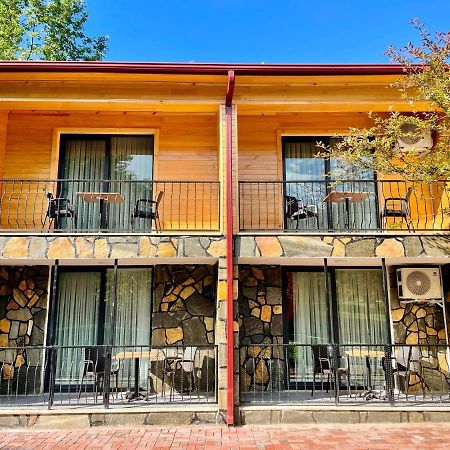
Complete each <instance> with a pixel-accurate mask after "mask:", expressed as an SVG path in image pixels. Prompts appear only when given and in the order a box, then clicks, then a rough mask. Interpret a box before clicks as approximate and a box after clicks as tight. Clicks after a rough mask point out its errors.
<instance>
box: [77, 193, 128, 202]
mask: <svg viewBox="0 0 450 450" xmlns="http://www.w3.org/2000/svg"><path fill="white" fill-rule="evenodd" d="M77 197H79V198H81V200H83V201H85V202H87V203H98V202H99V201H100V199H102V200H104V201H105V202H106V203H123V202H124V201H125V198H124V197H123V195H121V194H119V193H118V192H77Z"/></svg>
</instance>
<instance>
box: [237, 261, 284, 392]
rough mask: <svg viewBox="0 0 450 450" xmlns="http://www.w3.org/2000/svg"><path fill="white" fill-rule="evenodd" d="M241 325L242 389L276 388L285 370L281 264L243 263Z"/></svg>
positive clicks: (240, 271) (240, 306) (240, 281)
mask: <svg viewBox="0 0 450 450" xmlns="http://www.w3.org/2000/svg"><path fill="white" fill-rule="evenodd" d="M239 326H240V332H239V336H240V344H241V351H240V355H239V364H240V368H241V370H240V388H241V391H242V392H248V391H250V390H252V391H253V390H265V389H268V388H269V387H270V385H272V387H273V388H275V386H278V385H279V383H280V382H281V380H282V379H283V373H284V367H283V364H284V363H283V347H278V346H277V344H283V306H282V293H281V268H280V266H240V268H239Z"/></svg>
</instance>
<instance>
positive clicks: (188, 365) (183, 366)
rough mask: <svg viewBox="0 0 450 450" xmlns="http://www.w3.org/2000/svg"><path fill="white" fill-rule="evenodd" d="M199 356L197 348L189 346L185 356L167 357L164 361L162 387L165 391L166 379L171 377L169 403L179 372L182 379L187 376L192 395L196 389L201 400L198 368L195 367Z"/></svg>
mask: <svg viewBox="0 0 450 450" xmlns="http://www.w3.org/2000/svg"><path fill="white" fill-rule="evenodd" d="M196 354H197V347H194V346H189V347H185V349H184V352H183V356H181V357H180V356H167V357H166V358H165V359H164V369H163V380H162V385H163V389H164V383H165V377H166V376H169V377H170V382H171V384H170V393H169V401H170V400H172V398H173V393H174V389H175V373H176V372H177V371H178V372H179V373H180V374H181V377H184V375H187V377H188V380H189V385H188V387H187V391H188V392H189V393H191V392H192V391H193V390H194V389H195V390H196V392H197V397H198V398H200V393H199V386H198V379H197V374H196V372H197V368H196V367H195V355H196Z"/></svg>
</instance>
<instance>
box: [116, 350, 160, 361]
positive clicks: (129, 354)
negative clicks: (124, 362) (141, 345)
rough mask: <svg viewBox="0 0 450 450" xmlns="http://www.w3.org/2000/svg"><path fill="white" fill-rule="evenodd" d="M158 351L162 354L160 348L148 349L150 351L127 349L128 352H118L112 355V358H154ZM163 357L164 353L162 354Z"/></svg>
mask: <svg viewBox="0 0 450 450" xmlns="http://www.w3.org/2000/svg"><path fill="white" fill-rule="evenodd" d="M159 353H162V354H163V355H164V352H163V351H162V350H156V349H154V350H150V351H142V352H141V351H129V352H119V353H116V354H115V355H113V358H116V359H137V358H143V359H150V358H151V359H155V358H157V357H158V355H159ZM164 357H165V355H164Z"/></svg>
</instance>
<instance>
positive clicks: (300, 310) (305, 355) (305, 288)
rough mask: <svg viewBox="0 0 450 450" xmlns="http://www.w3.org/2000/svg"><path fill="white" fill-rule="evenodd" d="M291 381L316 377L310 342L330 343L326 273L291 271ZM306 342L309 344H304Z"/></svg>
mask: <svg viewBox="0 0 450 450" xmlns="http://www.w3.org/2000/svg"><path fill="white" fill-rule="evenodd" d="M287 280H288V286H289V289H288V295H287V298H288V316H289V324H290V326H289V331H290V332H289V345H288V350H287V351H288V354H287V357H288V361H289V366H290V369H293V370H290V372H291V374H290V381H291V382H293V381H295V382H306V381H312V379H313V368H314V358H313V353H312V347H311V345H320V344H325V345H326V344H329V343H330V342H331V341H330V339H331V336H330V315H329V311H328V302H327V299H326V293H325V274H324V273H323V272H288V274H287ZM305 344H306V345H305Z"/></svg>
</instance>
